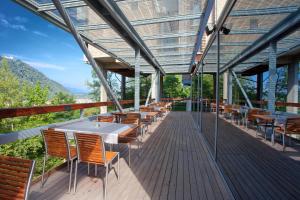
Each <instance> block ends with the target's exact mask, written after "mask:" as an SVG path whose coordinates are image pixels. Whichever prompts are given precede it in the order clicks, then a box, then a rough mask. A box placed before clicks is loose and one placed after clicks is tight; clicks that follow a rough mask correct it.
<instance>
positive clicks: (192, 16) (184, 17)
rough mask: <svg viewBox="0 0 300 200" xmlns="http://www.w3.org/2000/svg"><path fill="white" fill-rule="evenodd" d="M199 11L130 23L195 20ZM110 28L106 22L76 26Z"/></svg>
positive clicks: (84, 29)
mask: <svg viewBox="0 0 300 200" xmlns="http://www.w3.org/2000/svg"><path fill="white" fill-rule="evenodd" d="M200 16H201V13H199V14H190V15H177V16H167V17H159V18H150V19H143V20H134V21H131V22H130V23H131V25H133V26H141V25H151V24H159V23H165V22H173V21H183V20H196V19H199V18H200ZM103 29H110V26H109V25H107V24H94V25H81V26H78V27H77V30H80V31H90V30H103Z"/></svg>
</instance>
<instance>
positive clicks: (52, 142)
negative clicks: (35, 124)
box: [42, 129, 71, 160]
mask: <svg viewBox="0 0 300 200" xmlns="http://www.w3.org/2000/svg"><path fill="white" fill-rule="evenodd" d="M42 136H43V139H44V143H45V150H46V154H47V155H50V156H55V157H60V158H65V159H67V160H70V157H71V155H70V146H69V141H68V137H67V133H65V132H62V131H55V130H54V129H48V130H42Z"/></svg>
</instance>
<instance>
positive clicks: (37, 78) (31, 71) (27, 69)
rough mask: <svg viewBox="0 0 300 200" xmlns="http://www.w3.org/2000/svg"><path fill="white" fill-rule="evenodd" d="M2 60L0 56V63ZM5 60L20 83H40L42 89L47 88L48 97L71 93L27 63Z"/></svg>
mask: <svg viewBox="0 0 300 200" xmlns="http://www.w3.org/2000/svg"><path fill="white" fill-rule="evenodd" d="M2 59H3V57H1V56H0V62H1V60H2ZM6 59H7V62H8V64H9V67H10V69H11V71H12V72H13V73H14V74H15V75H16V76H17V77H18V78H19V79H20V80H21V81H27V82H28V83H31V84H36V83H38V82H40V84H41V86H43V87H46V86H47V87H48V88H49V94H50V96H53V95H54V94H55V93H57V92H63V93H68V94H71V92H70V91H69V90H68V89H66V88H65V87H64V86H62V85H61V84H59V83H57V82H56V81H53V80H51V79H49V78H48V77H47V76H45V75H44V74H43V73H41V72H40V71H38V70H36V69H35V68H33V67H31V66H30V65H28V64H27V63H24V62H22V61H21V60H18V59H11V58H6Z"/></svg>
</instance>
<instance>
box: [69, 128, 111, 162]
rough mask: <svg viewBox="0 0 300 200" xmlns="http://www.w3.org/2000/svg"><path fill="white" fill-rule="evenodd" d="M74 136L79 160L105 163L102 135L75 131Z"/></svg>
mask: <svg viewBox="0 0 300 200" xmlns="http://www.w3.org/2000/svg"><path fill="white" fill-rule="evenodd" d="M74 138H75V141H76V147H77V154H78V161H79V162H89V163H97V164H104V163H105V161H106V157H105V146H104V142H103V138H102V137H101V136H100V135H97V134H85V133H74Z"/></svg>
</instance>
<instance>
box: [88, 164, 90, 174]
mask: <svg viewBox="0 0 300 200" xmlns="http://www.w3.org/2000/svg"><path fill="white" fill-rule="evenodd" d="M88 175H90V163H88Z"/></svg>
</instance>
